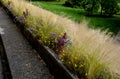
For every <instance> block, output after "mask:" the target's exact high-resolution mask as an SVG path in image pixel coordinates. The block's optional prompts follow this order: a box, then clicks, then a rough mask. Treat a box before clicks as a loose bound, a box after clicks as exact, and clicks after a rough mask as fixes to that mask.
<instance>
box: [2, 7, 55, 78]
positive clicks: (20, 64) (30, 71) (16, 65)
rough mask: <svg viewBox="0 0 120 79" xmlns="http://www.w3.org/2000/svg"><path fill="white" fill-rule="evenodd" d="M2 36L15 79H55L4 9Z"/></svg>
mask: <svg viewBox="0 0 120 79" xmlns="http://www.w3.org/2000/svg"><path fill="white" fill-rule="evenodd" d="M0 34H1V37H2V39H3V44H4V47H5V51H6V54H7V58H8V62H9V66H10V69H11V74H12V77H13V79H54V77H53V76H52V75H51V74H50V72H49V70H48V68H47V67H46V64H45V63H44V62H43V60H42V59H41V58H40V57H39V55H38V53H37V52H36V51H35V50H34V49H32V47H31V46H30V45H29V43H28V42H27V40H26V39H25V38H24V37H23V36H22V34H21V32H20V30H19V29H18V28H17V27H16V25H15V24H14V23H13V22H12V21H11V20H10V18H9V17H8V16H7V15H6V13H5V11H4V10H3V9H2V8H0ZM0 71H1V69H0ZM0 79H1V78H0Z"/></svg>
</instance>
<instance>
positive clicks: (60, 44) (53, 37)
mask: <svg viewBox="0 0 120 79" xmlns="http://www.w3.org/2000/svg"><path fill="white" fill-rule="evenodd" d="M68 41H69V40H68V38H67V33H63V34H57V33H55V32H50V34H49V37H48V40H47V41H46V42H45V43H44V44H45V45H47V46H48V47H50V48H51V49H52V50H54V51H55V52H56V53H57V54H58V55H60V54H61V53H62V51H63V49H64V47H65V46H66V45H67V43H68Z"/></svg>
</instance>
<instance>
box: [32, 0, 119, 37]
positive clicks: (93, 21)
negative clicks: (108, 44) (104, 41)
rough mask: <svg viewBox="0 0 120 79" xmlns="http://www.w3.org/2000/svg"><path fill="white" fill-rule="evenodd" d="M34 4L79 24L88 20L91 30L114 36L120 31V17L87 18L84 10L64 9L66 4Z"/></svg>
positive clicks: (35, 2)
mask: <svg viewBox="0 0 120 79" xmlns="http://www.w3.org/2000/svg"><path fill="white" fill-rule="evenodd" d="M32 3H33V4H34V5H37V6H40V7H42V8H44V9H46V10H49V11H51V12H53V13H56V14H59V15H61V16H65V17H68V18H70V19H72V20H74V21H75V22H78V23H79V22H81V21H82V20H83V19H86V20H87V21H89V27H90V28H94V29H101V30H102V31H103V30H106V29H107V30H108V31H109V32H112V33H113V34H114V35H116V34H117V33H118V31H119V30H120V15H117V16H113V17H100V16H86V12H85V11H84V10H83V9H79V8H77V9H76V8H69V7H64V6H63V3H64V2H39V1H34V2H32Z"/></svg>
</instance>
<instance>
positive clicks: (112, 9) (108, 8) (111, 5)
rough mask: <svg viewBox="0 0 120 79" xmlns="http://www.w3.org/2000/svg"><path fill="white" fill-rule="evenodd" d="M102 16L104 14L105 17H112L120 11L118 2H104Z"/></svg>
mask: <svg viewBox="0 0 120 79" xmlns="http://www.w3.org/2000/svg"><path fill="white" fill-rule="evenodd" d="M101 7H102V8H101V10H102V11H101V14H102V12H103V13H104V14H105V15H108V16H112V15H114V14H116V13H117V12H118V11H119V6H118V3H117V1H116V0H107V1H106V0H103V1H102V2H101Z"/></svg>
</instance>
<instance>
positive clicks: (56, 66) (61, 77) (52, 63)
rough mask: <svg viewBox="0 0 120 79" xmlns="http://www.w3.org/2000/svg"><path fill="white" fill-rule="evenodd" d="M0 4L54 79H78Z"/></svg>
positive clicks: (52, 52)
mask: <svg viewBox="0 0 120 79" xmlns="http://www.w3.org/2000/svg"><path fill="white" fill-rule="evenodd" d="M0 4H1V5H2V7H3V9H4V10H5V11H6V12H7V13H8V15H9V16H10V18H11V19H12V20H13V22H15V23H16V25H17V26H18V28H19V29H20V30H21V32H22V33H23V35H24V36H25V38H26V39H27V40H28V41H29V43H30V44H31V45H32V47H33V48H34V49H36V51H37V52H38V53H39V55H40V56H41V58H42V59H43V60H44V61H45V63H46V64H47V66H48V68H49V70H50V71H51V73H52V74H53V75H54V76H55V79H78V77H76V76H75V75H73V74H72V73H71V72H70V71H69V70H68V69H67V68H66V67H65V66H64V65H63V63H62V62H61V61H60V60H59V59H58V58H57V56H56V54H55V53H54V51H52V50H51V49H50V48H48V47H46V46H45V45H44V44H42V42H41V41H39V40H38V39H37V38H36V37H35V35H34V33H33V32H32V31H31V30H30V29H29V28H26V26H25V24H24V23H22V22H20V20H18V19H16V16H15V15H14V14H13V13H12V11H11V10H10V9H9V8H8V7H7V6H5V5H3V4H2V3H1V2H0Z"/></svg>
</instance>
